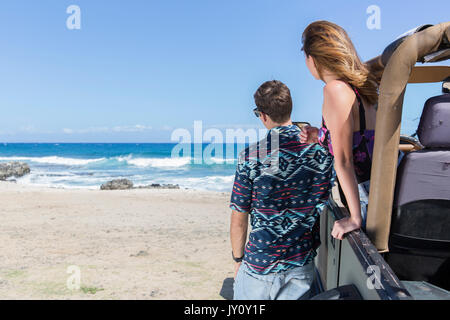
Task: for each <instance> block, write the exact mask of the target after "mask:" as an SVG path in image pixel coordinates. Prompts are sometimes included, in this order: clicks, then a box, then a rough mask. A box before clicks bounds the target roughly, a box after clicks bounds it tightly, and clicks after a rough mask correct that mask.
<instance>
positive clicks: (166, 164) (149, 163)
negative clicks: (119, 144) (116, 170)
mask: <svg viewBox="0 0 450 320" xmlns="http://www.w3.org/2000/svg"><path fill="white" fill-rule="evenodd" d="M125 161H127V163H128V164H131V165H133V166H136V167H156V168H178V167H183V166H186V165H188V164H190V163H191V158H188V157H180V158H126V160H125Z"/></svg>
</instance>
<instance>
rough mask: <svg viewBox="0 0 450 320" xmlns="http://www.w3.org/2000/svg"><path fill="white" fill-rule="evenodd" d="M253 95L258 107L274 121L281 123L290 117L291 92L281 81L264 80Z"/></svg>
mask: <svg viewBox="0 0 450 320" xmlns="http://www.w3.org/2000/svg"><path fill="white" fill-rule="evenodd" d="M253 97H254V98H255V104H256V106H257V107H258V109H259V110H260V111H261V112H264V113H265V114H267V115H268V116H269V117H270V119H272V121H274V122H275V123H283V122H286V121H288V120H289V119H290V118H291V113H292V98H291V92H290V91H289V88H288V87H287V86H286V85H285V84H284V83H283V82H281V81H278V80H272V81H267V82H264V83H263V84H262V85H261V86H260V87H259V88H258V90H256V92H255V95H254V96H253Z"/></svg>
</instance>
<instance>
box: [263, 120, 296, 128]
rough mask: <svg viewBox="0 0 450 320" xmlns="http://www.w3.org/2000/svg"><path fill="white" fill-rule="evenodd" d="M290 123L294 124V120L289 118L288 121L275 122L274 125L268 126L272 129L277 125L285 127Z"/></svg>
mask: <svg viewBox="0 0 450 320" xmlns="http://www.w3.org/2000/svg"><path fill="white" fill-rule="evenodd" d="M290 125H292V120H291V119H289V120H288V121H286V122H283V123H274V124H273V125H271V126H270V127H268V128H267V129H269V130H271V129H273V128H277V127H285V126H290Z"/></svg>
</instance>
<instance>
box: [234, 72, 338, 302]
mask: <svg viewBox="0 0 450 320" xmlns="http://www.w3.org/2000/svg"><path fill="white" fill-rule="evenodd" d="M254 98H255V103H256V106H257V108H256V109H255V110H254V112H255V114H256V116H257V117H258V118H259V119H260V120H261V122H262V123H263V124H264V126H265V127H266V128H267V129H269V131H268V133H267V136H266V138H265V139H263V140H261V141H259V142H258V143H256V144H254V145H251V146H250V147H248V148H246V149H245V150H243V151H242V152H241V154H240V156H239V160H238V165H237V170H236V176H235V181H234V186H233V191H232V195H231V203H230V208H231V209H232V213H231V227H230V237H231V246H232V256H233V259H234V260H235V283H234V299H235V300H274V299H289V300H297V299H308V298H309V297H310V287H311V284H312V282H313V280H314V272H315V271H314V257H315V256H316V249H317V247H318V245H319V244H320V239H319V234H318V223H316V222H318V218H319V214H320V212H321V210H322V209H323V207H324V205H325V202H326V201H327V199H328V195H329V189H330V184H331V178H332V158H331V156H330V155H329V154H328V153H327V152H326V151H325V150H324V149H323V148H322V147H321V146H319V145H318V144H303V143H301V142H300V133H301V130H300V129H299V128H298V127H297V126H296V125H294V124H293V123H292V121H291V112H292V99H291V95H290V91H289V89H288V87H287V86H286V85H284V84H283V83H282V82H280V81H276V80H274V81H268V82H265V83H264V84H263V85H261V87H259V89H258V90H257V91H256V93H255V95H254ZM249 216H250V217H251V226H252V231H251V233H250V235H249V239H248V242H247V244H245V243H246V238H247V228H248V217H249Z"/></svg>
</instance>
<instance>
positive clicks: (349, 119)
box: [323, 80, 362, 240]
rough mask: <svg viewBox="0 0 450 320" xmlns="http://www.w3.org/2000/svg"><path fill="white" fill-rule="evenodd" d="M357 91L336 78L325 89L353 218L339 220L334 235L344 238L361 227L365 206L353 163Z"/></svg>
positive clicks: (341, 177) (326, 115) (337, 167)
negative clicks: (353, 112)
mask: <svg viewBox="0 0 450 320" xmlns="http://www.w3.org/2000/svg"><path fill="white" fill-rule="evenodd" d="M354 102H355V93H354V92H353V90H352V89H351V88H350V87H349V86H348V85H347V84H346V83H344V82H342V81H339V80H333V81H330V82H329V83H327V85H326V86H325V88H324V105H323V116H324V119H325V123H326V124H327V127H328V130H329V131H330V137H331V142H332V145H333V153H334V168H335V170H336V174H337V176H338V179H339V183H340V185H341V188H342V191H343V192H344V195H345V198H346V200H347V204H348V208H349V210H350V217H349V218H344V219H341V220H339V221H336V222H335V224H334V227H333V231H332V232H331V234H332V236H333V237H335V238H337V239H340V240H342V239H343V237H344V234H345V233H347V232H350V231H353V230H356V229H359V228H360V227H361V223H362V218H361V205H360V202H359V192H358V183H357V180H356V175H355V169H354V166H353V150H352V148H353V131H354V125H353V116H352V106H353V104H354Z"/></svg>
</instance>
